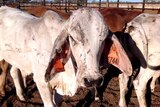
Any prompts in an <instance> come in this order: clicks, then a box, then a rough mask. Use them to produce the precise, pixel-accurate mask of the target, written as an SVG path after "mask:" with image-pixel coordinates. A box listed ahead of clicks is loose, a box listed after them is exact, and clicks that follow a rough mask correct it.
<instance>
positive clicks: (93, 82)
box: [84, 76, 104, 87]
mask: <svg viewBox="0 0 160 107" xmlns="http://www.w3.org/2000/svg"><path fill="white" fill-rule="evenodd" d="M103 80H104V78H103V77H102V76H100V77H99V78H98V79H91V78H84V84H85V86H86V87H100V86H101V85H102V84H103Z"/></svg>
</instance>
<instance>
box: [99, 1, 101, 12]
mask: <svg viewBox="0 0 160 107" xmlns="http://www.w3.org/2000/svg"><path fill="white" fill-rule="evenodd" d="M100 9H101V0H99V10H100Z"/></svg>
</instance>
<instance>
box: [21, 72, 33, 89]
mask: <svg viewBox="0 0 160 107" xmlns="http://www.w3.org/2000/svg"><path fill="white" fill-rule="evenodd" d="M21 74H22V79H23V85H24V88H26V87H27V84H26V78H27V73H26V72H25V71H24V70H21ZM30 74H31V73H30Z"/></svg>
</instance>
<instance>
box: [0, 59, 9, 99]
mask: <svg viewBox="0 0 160 107" xmlns="http://www.w3.org/2000/svg"><path fill="white" fill-rule="evenodd" d="M0 67H1V74H0V96H5V91H4V87H5V80H6V74H7V68H8V63H7V62H5V61H4V60H2V61H0Z"/></svg>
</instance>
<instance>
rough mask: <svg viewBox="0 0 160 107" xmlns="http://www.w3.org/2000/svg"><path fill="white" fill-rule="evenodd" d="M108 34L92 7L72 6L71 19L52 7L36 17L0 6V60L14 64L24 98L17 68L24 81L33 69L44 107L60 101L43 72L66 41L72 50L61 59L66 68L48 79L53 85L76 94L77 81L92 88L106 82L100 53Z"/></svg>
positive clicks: (15, 77)
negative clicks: (57, 100)
mask: <svg viewBox="0 0 160 107" xmlns="http://www.w3.org/2000/svg"><path fill="white" fill-rule="evenodd" d="M13 28H14V29H13ZM107 34H108V29H107V28H106V26H105V23H104V21H103V18H102V16H101V15H100V13H99V12H98V11H97V10H94V9H90V8H82V9H79V10H77V11H74V12H73V14H72V15H71V17H70V18H69V19H68V20H67V21H65V20H63V19H62V18H61V17H60V16H59V15H58V14H57V13H55V12H53V11H47V12H46V13H45V14H44V15H43V16H42V17H40V18H38V17H35V16H32V15H30V14H28V13H26V12H23V11H20V10H18V9H14V8H9V7H6V6H4V7H1V8H0V60H3V59H4V60H6V61H7V62H9V63H10V64H11V65H12V68H11V71H10V72H11V76H12V77H13V80H14V83H15V87H16V92H17V95H18V96H19V98H20V99H21V100H24V97H23V90H22V88H21V86H20V83H19V77H18V74H19V71H18V68H19V69H20V71H21V74H22V75H21V76H22V77H23V79H24V81H23V82H24V85H25V86H26V84H25V79H26V76H27V75H29V74H31V73H33V75H34V76H33V79H34V81H35V83H36V85H37V87H38V90H39V92H40V95H41V98H42V100H43V103H44V106H45V107H52V106H55V105H56V102H55V100H54V99H53V101H52V98H51V92H50V89H49V87H48V82H46V81H45V80H50V79H51V78H50V79H47V78H46V77H48V76H46V77H45V75H46V73H47V72H46V70H48V67H50V65H51V66H53V63H52V62H54V61H53V60H54V59H55V58H57V55H59V54H60V53H61V51H60V50H61V49H63V48H62V46H63V44H64V43H67V45H68V46H69V48H70V51H71V53H70V52H69V53H70V54H67V55H66V56H68V58H66V59H65V58H64V59H63V57H59V58H60V59H62V60H61V61H64V60H65V61H64V62H63V63H64V64H66V65H65V68H64V70H65V72H60V73H58V74H56V75H55V77H53V78H52V81H49V83H50V85H51V86H52V88H53V89H54V90H56V92H57V93H59V94H61V95H74V94H75V92H76V90H77V88H78V87H79V86H84V87H92V86H100V85H101V84H102V83H103V77H102V75H101V74H100V73H99V58H100V55H101V51H100V50H102V49H103V43H104V40H105V39H106V37H107ZM66 41H68V42H66ZM67 65H68V67H66V66H67ZM50 70H53V69H52V68H51V69H50ZM49 75H50V74H49ZM68 80H70V81H68ZM53 97H54V95H53Z"/></svg>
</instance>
